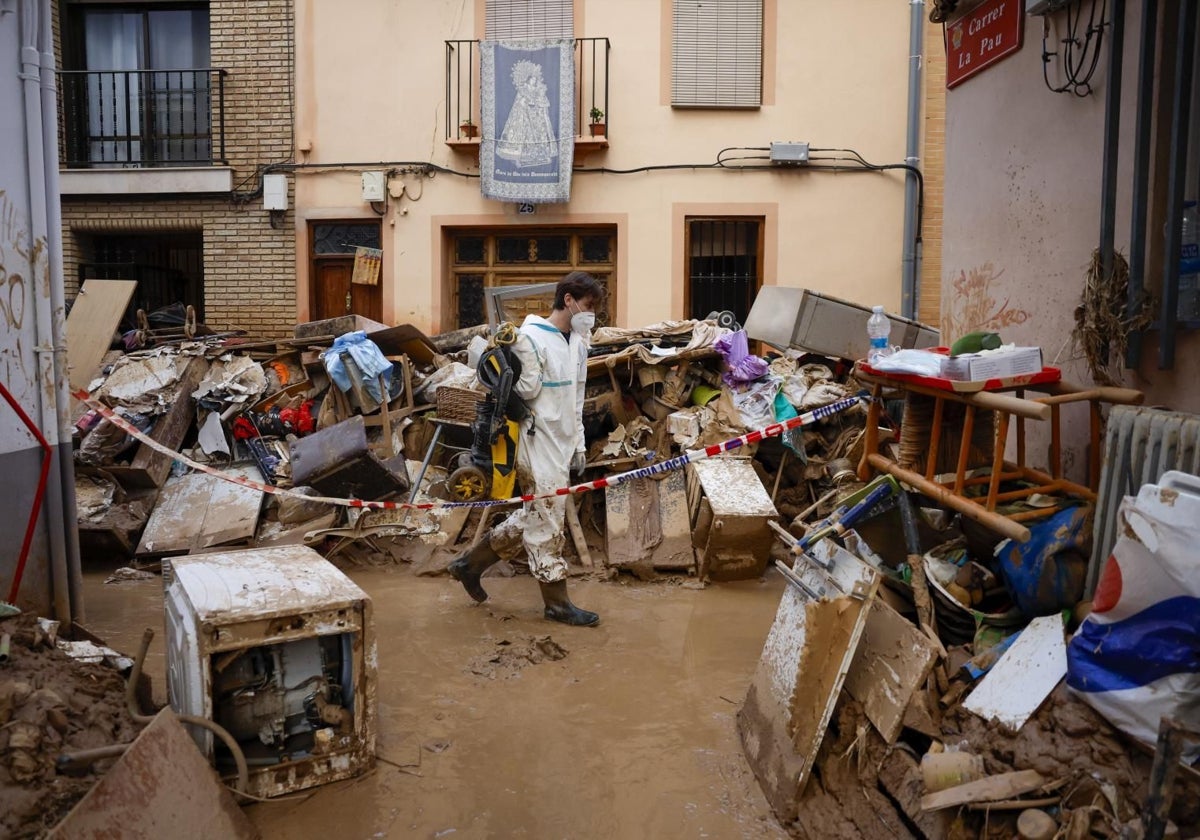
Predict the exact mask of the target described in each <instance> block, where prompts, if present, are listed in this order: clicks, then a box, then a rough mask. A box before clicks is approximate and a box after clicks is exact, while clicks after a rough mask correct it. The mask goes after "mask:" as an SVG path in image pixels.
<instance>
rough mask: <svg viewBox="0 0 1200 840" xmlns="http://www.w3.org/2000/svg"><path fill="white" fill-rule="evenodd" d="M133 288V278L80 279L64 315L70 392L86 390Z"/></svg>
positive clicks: (109, 342)
mask: <svg viewBox="0 0 1200 840" xmlns="http://www.w3.org/2000/svg"><path fill="white" fill-rule="evenodd" d="M135 288H137V282H136V281H134V280H95V279H89V280H84V281H83V286H82V287H81V288H80V290H79V294H78V295H76V297H75V303H74V305H72V306H71V313H70V314H69V315H68V316H67V329H66V332H67V371H68V373H67V378H68V379H69V380H70V386H71V392H72V393H74V392H75V391H79V390H87V387H88V385H89V384H90V383H91V381H92V377H93V376H95V375H96V370H97V368H99V367H100V360H101V359H103V358H104V354H105V352H107V351H108V348H109V347H110V346H111V345H112V343H113V336H114V335H115V334H116V332H117V327H118V326H119V325H120V323H121V317H122V316H123V315H124V314H125V308H126V307H127V306H129V299H130V298H132V297H133V291H134V289H135Z"/></svg>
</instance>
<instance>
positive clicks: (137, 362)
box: [76, 316, 864, 580]
mask: <svg viewBox="0 0 1200 840" xmlns="http://www.w3.org/2000/svg"><path fill="white" fill-rule="evenodd" d="M731 320H732V319H731V318H730V319H727V322H728V321H731ZM733 326H737V325H736V324H733ZM495 334H496V330H494V329H489V328H488V327H486V326H484V327H478V328H469V329H465V330H457V331H455V332H452V333H446V334H443V335H438V336H433V337H432V338H430V337H426V336H425V335H423V334H422V333H421V332H420V331H419V330H416V329H415V328H413V327H411V326H407V325H402V326H398V327H387V326H385V325H383V324H376V323H374V322H369V321H367V320H366V319H363V318H361V317H358V316H346V317H344V318H339V319H333V320H331V321H321V322H313V323H306V324H300V325H298V326H297V327H296V330H295V336H296V337H295V338H294V339H288V340H281V341H254V340H251V339H248V338H246V337H245V336H229V335H221V334H219V335H212V336H208V337H202V338H201V337H191V336H185V337H172V338H171V339H169V340H164V341H154V340H153V336H149V338H148V339H147V340H146V341H145V343H147V344H148V346H145V347H143V348H141V349H135V350H131V351H129V352H125V353H110V354H109V356H108V357H106V361H105V363H104V364H103V366H102V368H101V370H100V371H99V374H98V376H97V377H96V378H95V379H94V380H93V381H92V382H91V383H90V385H89V388H88V390H89V392H90V399H91V400H94V401H97V402H100V403H102V404H103V405H104V406H106V407H107V408H108V409H109V410H110V411H111V412H112V413H113V414H115V415H116V416H117V417H119V418H121V419H123V420H124V421H126V422H127V423H128V424H130V425H131V426H132V427H134V428H136V429H137V430H139V431H140V432H142V433H143V434H145V435H147V436H148V437H150V438H151V439H153V440H154V441H155V442H156V443H157V444H159V447H158V448H155V447H153V446H151V445H150V444H148V443H146V442H144V441H139V440H138V439H137V438H136V437H135V436H134V435H132V434H130V433H129V431H128V430H127V428H126V427H125V426H124V424H120V423H118V422H117V421H115V420H113V419H110V418H108V417H106V416H103V412H100V411H97V410H95V409H92V408H88V407H87V406H82V408H84V409H86V410H81V412H80V417H79V421H78V423H77V424H76V429H77V431H78V439H77V442H76V443H77V446H76V461H77V464H78V470H77V476H78V477H77V488H76V489H77V498H78V499H79V505H78V509H79V524H80V534H81V546H82V550H83V553H84V556H85V558H87V557H93V556H99V557H105V558H113V557H114V556H117V557H120V558H121V559H122V560H129V561H132V565H133V566H135V567H139V568H143V567H147V566H153V565H154V564H155V563H156V562H157V561H158V560H160V559H161V558H163V557H169V556H172V555H176V554H185V553H189V552H193V551H198V550H207V549H211V548H214V547H218V546H266V545H281V544H288V543H299V542H303V543H305V544H308V545H311V546H313V547H315V548H317V549H318V550H320V551H321V552H322V553H323V554H325V555H326V556H330V557H340V558H342V559H343V560H346V561H349V562H355V561H357V562H395V561H397V560H399V561H403V562H411V563H413V564H414V565H415V566H416V568H417V570H418V572H419V573H422V574H430V573H438V572H440V571H441V570H442V569H444V566H445V564H446V562H448V560H449V558H450V557H451V556H453V554H454V552H455V550H456V549H455V544H456V543H459V542H461V541H469V540H472V539H474V538H475V536H477V535H478V534H479V533H481V532H482V527H483V525H484V523H485V517H486V512H484V511H478V512H477V511H475V510H473V509H471V508H454V507H436V506H435V507H433V508H432V509H427V510H415V509H400V510H390V509H388V510H380V509H367V510H363V509H358V508H353V507H345V506H339V505H331V504H329V503H327V502H322V501H317V500H314V501H312V502H305V501H304V499H303V498H300V495H304V496H320V497H332V498H339V499H352V498H354V499H365V500H392V501H398V502H406V501H411V500H418V499H419V500H420V501H422V502H428V501H430V500H434V501H436V500H439V499H440V500H445V501H455V502H463V501H474V500H482V499H484V498H507V497H508V495H510V494H511V493H501V492H499V489H498V488H494V487H492V475H491V472H492V471H491V468H490V463H488V462H486V461H482V462H481V459H480V458H479V455H478V447H477V446H473V444H474V443H475V440H474V438H475V432H474V426H475V425H477V422H476V421H477V417H478V416H480V412H481V411H483V410H484V409H485V407H486V405H489V403H488V402H487V401H488V399H489V388H488V387H487V386H486V385H484V384H481V381H480V377H479V375H478V374H477V372H476V368H477V366H478V360H479V354H480V352H481V349H483V348H486V347H487V346H488V343H489V340H492V341H494V339H493V336H494V335H495ZM849 373H850V365H849V364H848V363H846V362H843V361H841V360H830V359H826V358H824V357H811V356H808V355H805V354H803V353H800V352H797V351H789V352H788V353H786V354H779V353H772V354H771V355H770V356H768V357H760V356H757V355H754V354H751V353H750V346H749V342H748V339H747V336H746V333H745V332H744V331H742V330H730V329H728V328H727V327H722V326H719V325H718V323H717V321H716V320H715V319H714V320H709V321H668V322H663V323H659V324H654V325H650V326H647V327H644V328H641V329H637V330H623V329H616V328H600V329H598V330H596V332H595V334H594V335H593V340H592V348H591V353H590V356H589V362H588V380H587V387H586V401H585V407H584V422H585V432H586V437H587V442H588V445H589V448H588V466H587V474H586V476H585V477H587V478H599V477H602V476H605V475H608V474H611V473H613V472H618V471H621V470H628V469H631V468H634V467H643V466H652V465H654V464H658V463H662V462H663V461H666V460H668V459H669V458H672V457H675V456H677V455H679V454H680V453H681V452H684V451H686V450H689V449H695V448H702V447H705V446H709V445H712V444H716V443H721V442H723V441H726V440H729V439H731V438H735V437H737V436H739V435H742V434H745V433H747V432H749V431H752V430H755V429H758V428H761V427H763V426H765V425H769V424H771V423H774V422H776V421H777V420H780V421H781V420H786V419H788V418H791V417H795V416H796V415H797V414H798V413H801V412H806V411H810V410H812V409H814V408H818V407H820V406H824V405H828V404H830V403H833V402H836V401H837V400H839V399H842V398H844V397H845V396H847V395H849V394H852V393H854V392H855V391H856V390H857V386H856V385H855V384H854V382H853V381H852V380H850V379H849ZM863 417H864V414H863V412H861V411H854V412H847V413H843V414H840V415H838V416H836V417H833V418H830V419H828V420H827V421H825V422H823V423H821V424H819V425H813V426H808V427H805V428H803V429H797V430H793V431H791V432H788V433H787V434H786V435H785V436H783V438H781V439H767V440H764V441H763V442H761V443H758V444H754V445H750V446H746V447H743V448H741V449H740V450H739V452H738V454H739V456H740V458H741V460H740V461H739V462H738V463H739V464H740V466H739V467H736V468H735V467H728V469H731V470H734V471H735V472H736V474H737V475H736V481H740V482H742V483H743V486H745V487H746V488H748V490H749V492H751V493H752V494H753V497H754V500H755V509H754V510H753V511H747V510H743V508H745V505H744V504H742V501H743V500H742V499H739V498H737V497H733V498H732V499H731V501H732V508H730V507H729V505H726V506H725V507H724V508H722V505H721V504H720V501H719V499H718V498H717V497H716V496H715V495H714V494H716V493H717V490H716V488H717V487H718V486H724V485H725V484H726V482H725V480H724V479H725V478H730V479H734V478H735V477H734V476H727V477H723V478H722V479H721V480H707V481H706V480H705V478H704V471H703V470H690V469H689V470H688V471H687V473H686V474H685V472H683V471H679V472H675V473H667V474H665V475H664V476H659V477H658V478H659V479H660V480H653V479H638V480H635V481H632V482H630V483H628V484H625V485H621V486H619V487H614V488H610V489H609V490H608V491H606V493H605V494H604V497H603V498H600V497H599V494H587V495H586V496H584V497H582V498H581V499H580V507H581V509H580V510H579V511H578V515H575V514H576V512H575V511H572V512H571V513H572V515H571V516H570V517H569V520H570V522H571V525H572V536H573V537H574V539H573V540H572V544H573V546H574V548H575V555H576V557H575V559H577V560H578V561H579V563H580V565H581V566H582V567H583V570H584V571H587V570H588V567H591V568H592V569H597V567H598V566H599V564H601V563H604V564H605V565H607V566H608V567H609V569H610V573H612V571H611V570H626V571H630V572H633V573H635V574H637V575H639V576H643V577H647V576H654V575H658V574H663V573H666V574H672V575H675V574H692V575H695V574H699V575H700V576H701V577H703V578H706V579H712V580H722V579H725V580H728V579H734V578H737V577H756V576H758V575H760V574H761V573H762V571H763V569H764V568H765V565H766V561H767V554H768V553H769V550H770V539H769V537H768V538H766V539H762V538H760V539H758V540H757V541H756V542H757V545H756V548H755V550H754V552H753V554H754V556H753V557H752V558H750V560H749V562H740V561H735V560H734V559H733V557H732V554H738V553H741V554H744V553H745V552H744V551H743V550H742V549H743V548H744V547H743V546H740V545H739V546H737V548H738V551H737V552H732V554H731V553H730V551H727V550H726V549H728V548H731V547H733V545H734V543H735V542H736V541H735V540H732V539H729V538H728V536H729V535H731V534H732V533H733V532H732V531H725V532H724V535H725V536H726V537H727V538H726V539H725V540H724V541H723V542H722V541H721V540H709V541H708V542H697V543H696V545H695V548H693V536H692V531H693V524H694V522H695V520H696V518H697V516H699V515H704V516H706V517H709V518H710V519H711V518H712V517H713V516H716V517H717V519H720V518H721V517H723V516H724V517H735V518H736V517H738V516H742V517H747V516H748V517H750V518H749V519H748V520H747V523H748V524H747V525H746V527H752V528H758V527H759V526H762V525H763V523H764V522H765V521H766V520H767V519H768V518H774V516H775V512H776V509H777V508H776V498H778V499H779V508H780V509H782V510H784V511H785V512H790V513H793V514H794V513H799V512H802V510H803V509H804V508H807V507H812V506H813V505H814V503H817V507H816V508H814V509H821V510H824V509H825V508H826V507H827V506H828V504H829V502H830V497H829V491H830V490H831V489H833V488H835V487H842V486H846V484H847V483H848V482H852V481H853V480H854V470H853V467H852V460H851V459H855V458H858V457H860V456H861V441H862V438H863ZM169 453H178V454H177V455H172V454H169ZM185 459H186V460H187V461H189V462H192V463H198V464H202V465H206V466H209V467H211V468H213V469H214V470H216V471H219V472H220V473H222V474H223V476H224V477H221V476H217V475H213V474H211V473H209V472H205V471H203V470H193V469H191V468H190V467H189V466H188V465H187V464H185V463H184V460H185ZM711 469H712V468H710V469H709V472H711ZM229 477H234V478H235V479H236V482H230V481H228V480H226V479H227V478H229ZM763 480H766V481H767V482H768V483H769V486H770V487H771V492H770V495H768V493H767V491H765V490H764V486H763ZM259 484H266V485H274V486H277V487H282V488H285V489H290V490H293V491H295V494H294V495H286V496H279V495H269V494H264V492H263V491H262V490H261V489H259V487H258V486H257V485H259ZM589 496H596V497H597V498H589ZM714 502H715V503H716V504H714ZM655 513H657V514H658V515H657V517H656V516H655ZM469 519H470V520H471V521H473V522H474V523H475V527H474V528H473V529H471V528H468V527H466V526H467V523H468V520H469ZM655 519H657V520H658V521H657V522H655V521H654V520H655ZM722 527H723V523H722V524H719V525H717V528H722ZM589 532H590V535H589ZM764 533H765V532H764ZM589 543H590V544H589ZM458 550H461V549H458ZM593 552H594V553H595V554H596V555H597V559H596V560H595V561H593V558H592V555H593ZM726 555H729V556H726Z"/></svg>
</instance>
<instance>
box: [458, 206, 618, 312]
mask: <svg viewBox="0 0 1200 840" xmlns="http://www.w3.org/2000/svg"><path fill="white" fill-rule="evenodd" d="M616 243H617V235H616V231H615V230H613V229H612V228H609V227H602V228H582V229H564V228H541V229H531V228H518V229H508V230H497V231H488V232H478V231H472V232H468V231H463V232H460V233H455V234H452V235H451V238H450V243H449V249H450V250H449V253H450V258H451V267H450V274H451V282H450V289H449V294H448V298H449V301H448V303H449V312H450V313H451V314H450V315H449V317H448V318H447V319H446V320H447V321H450V323H448V324H443V326H444V327H445V328H446V329H456V328H461V327H473V326H475V325H476V324H483V323H486V322H487V308H486V302H485V300H484V289H488V288H496V287H498V286H525V285H531V284H534V283H553V282H558V281H559V280H561V279H562V277H563V276H564V275H566V274H567V273H568V272H570V271H574V270H575V269H579V270H581V271H586V272H588V273H589V274H591V275H592V276H593V277H595V278H596V279H597V280H599V281H600V282H601V283H603V284H604V285H605V287H606V288H607V289H608V297H607V298H606V299H605V304H604V309H603V310H602V311H599V312H597V313H596V323H597V324H599V325H601V326H604V325H608V324H612V323H613V315H612V313H615V312H616V311H617V309H616V291H617V289H616V284H615V282H614V281H613V275H614V272H615V271H616V264H617V251H616ZM552 303H553V295H545V296H543V297H541V298H538V297H529V298H522V299H521V301H520V302H518V301H511V302H510V303H508V304H507V305H506V307H505V308H506V312H508V313H509V314H510V315H511V314H512V313H514V312H519V313H521V317H523V316H524V314H536V315H546V314H547V313H549V312H550V306H551V304H552ZM522 305H524V307H525V308H524V309H522V308H521V306H522Z"/></svg>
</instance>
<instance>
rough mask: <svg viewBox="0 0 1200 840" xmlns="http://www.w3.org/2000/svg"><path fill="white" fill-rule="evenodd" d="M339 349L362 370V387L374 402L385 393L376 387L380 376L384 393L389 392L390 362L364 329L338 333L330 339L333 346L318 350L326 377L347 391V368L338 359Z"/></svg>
mask: <svg viewBox="0 0 1200 840" xmlns="http://www.w3.org/2000/svg"><path fill="white" fill-rule="evenodd" d="M343 353H345V354H347V355H348V356H349V357H350V358H351V359H353V360H354V364H355V365H356V366H357V367H358V369H359V371H360V372H361V373H362V384H363V387H364V388H365V389H366V391H367V393H368V394H370V395H371V399H373V400H375V402H379V403H381V402H383V401H384V399H385V397H384V394H383V391H382V390H381V389H380V387H379V377H381V376H382V377H383V378H384V382H385V383H386V386H387V390H388V394H391V392H392V368H393V365H392V363H391V362H389V361H388V360H387V358H386V357H385V356H384V355H383V352H382V351H381V350H380V349H379V345H377V344H376V343H375V342H374V341H371V339H369V338H367V334H366V332H365V331H363V330H359V331H357V332H351V333H346V334H345V335H339V336H338V337H337V338H336V339H335V340H334V342H333V346H332V347H330V348H329V349H328V350H326V351H325V352H324V353H322V354H321V361H322V362H323V363H324V365H325V370H326V371H327V372H328V373H329V378H330V379H332V380H333V384H335V385H337V386H338V389H339V390H341V391H349V390H350V385H351V381H350V371H349V370H348V369H347V368H346V363H345V362H344V361H343V360H342V354H343Z"/></svg>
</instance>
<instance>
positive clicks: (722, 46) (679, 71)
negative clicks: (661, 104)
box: [671, 0, 763, 108]
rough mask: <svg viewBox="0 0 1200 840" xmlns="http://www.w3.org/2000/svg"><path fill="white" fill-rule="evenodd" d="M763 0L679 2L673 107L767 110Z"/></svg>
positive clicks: (674, 31)
mask: <svg viewBox="0 0 1200 840" xmlns="http://www.w3.org/2000/svg"><path fill="white" fill-rule="evenodd" d="M762 7H763V4H762V0H674V11H673V19H672V44H671V46H672V49H671V104H672V105H677V106H681V107H688V106H693V107H715V108H757V107H758V106H760V105H761V104H762V39H763V31H762V30H763V10H762Z"/></svg>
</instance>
